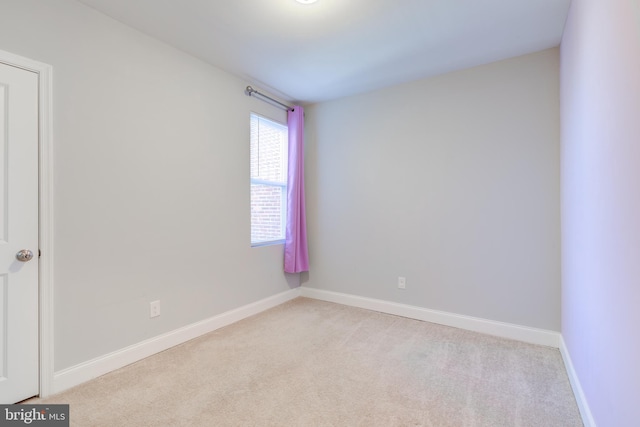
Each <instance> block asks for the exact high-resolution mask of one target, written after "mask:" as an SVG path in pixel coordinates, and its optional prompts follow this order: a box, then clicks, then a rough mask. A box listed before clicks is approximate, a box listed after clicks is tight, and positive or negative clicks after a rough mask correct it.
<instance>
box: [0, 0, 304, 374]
mask: <svg viewBox="0 0 640 427" xmlns="http://www.w3.org/2000/svg"><path fill="white" fill-rule="evenodd" d="M0 49H2V50H6V51H9V52H12V53H15V54H18V55H22V56H26V57H29V58H31V59H35V60H37V61H41V62H45V63H48V64H50V65H52V66H53V72H54V82H53V84H54V167H55V188H54V195H53V197H54V205H55V211H54V214H55V230H54V233H55V235H54V238H55V265H54V269H55V277H54V281H55V290H54V300H55V313H54V317H55V337H54V345H55V369H56V370H61V369H63V368H67V367H70V366H74V365H76V364H78V363H81V362H83V361H87V360H90V359H92V358H95V357H98V356H101V355H104V354H107V353H109V352H112V351H116V350H118V349H121V348H123V347H126V346H128V345H131V344H134V343H137V342H140V341H142V340H144V339H147V338H150V337H154V336H157V335H159V334H161V333H163V332H167V331H172V330H174V329H176V328H179V327H182V326H185V325H188V324H191V323H193V322H196V321H199V320H202V319H205V318H209V317H211V316H214V315H216V314H219V313H221V312H224V311H227V310H230V309H233V308H236V307H239V306H241V305H244V304H247V303H250V302H253V301H256V300H259V299H262V298H265V297H268V296H270V295H273V294H276V293H278V292H282V291H285V290H288V289H289V288H290V287H293V286H297V285H298V281H299V280H298V277H297V276H287V277H285V275H284V274H283V272H282V246H273V247H265V248H254V249H252V248H250V229H249V228H250V227H249V217H250V211H249V113H250V111H252V110H253V111H256V112H259V113H261V114H264V115H267V116H270V117H272V118H274V119H277V120H285V116H284V112H283V111H281V110H278V109H275V108H273V107H271V106H269V105H268V104H265V103H262V102H260V101H258V100H256V99H254V98H249V97H246V96H245V95H244V93H243V90H244V87H245V86H246V82H243V81H242V80H240V79H238V78H236V77H233V76H231V75H229V74H227V73H225V72H222V71H220V70H218V69H216V68H214V67H211V66H209V65H206V64H204V63H203V62H201V61H199V60H197V59H195V58H193V57H190V56H188V55H186V54H183V53H181V52H179V51H176V50H174V49H173V48H171V47H169V46H167V45H164V44H162V43H160V42H157V41H155V40H153V39H151V38H149V37H147V36H145V35H143V34H141V33H138V32H136V31H134V30H131V29H129V28H127V27H125V26H123V25H121V24H119V23H117V22H115V21H113V20H111V19H110V18H107V17H105V16H103V15H101V14H99V13H97V12H95V11H93V10H92V9H89V8H87V7H85V6H83V5H81V4H79V3H76V2H75V1H71V0H0ZM156 299H159V300H160V301H161V304H162V315H161V316H160V317H159V318H156V319H149V315H148V310H149V302H150V301H152V300H156Z"/></svg>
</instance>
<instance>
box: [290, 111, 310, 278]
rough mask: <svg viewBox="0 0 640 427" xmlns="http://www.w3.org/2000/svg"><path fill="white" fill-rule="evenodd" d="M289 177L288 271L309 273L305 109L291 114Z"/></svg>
mask: <svg viewBox="0 0 640 427" xmlns="http://www.w3.org/2000/svg"><path fill="white" fill-rule="evenodd" d="M287 124H288V126H289V174H288V177H287V230H286V236H285V241H284V271H285V272H287V273H300V272H301V271H309V253H308V251H307V220H306V216H305V207H304V109H303V108H302V107H300V106H298V105H296V106H294V107H293V111H291V110H290V111H288V114H287Z"/></svg>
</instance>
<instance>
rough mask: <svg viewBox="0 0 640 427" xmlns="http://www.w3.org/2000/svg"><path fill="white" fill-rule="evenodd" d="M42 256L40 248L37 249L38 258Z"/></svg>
mask: <svg viewBox="0 0 640 427" xmlns="http://www.w3.org/2000/svg"><path fill="white" fill-rule="evenodd" d="M41 256H42V252H40V249H38V258H40V257H41Z"/></svg>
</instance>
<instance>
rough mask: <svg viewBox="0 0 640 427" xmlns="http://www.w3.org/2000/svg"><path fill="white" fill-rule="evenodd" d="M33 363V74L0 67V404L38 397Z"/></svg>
mask: <svg viewBox="0 0 640 427" xmlns="http://www.w3.org/2000/svg"><path fill="white" fill-rule="evenodd" d="M20 251H22V252H20ZM29 251H30V252H31V253H32V254H33V258H32V259H30V260H28V258H29ZM18 253H21V254H22V256H21V257H20V256H18ZM18 258H22V260H19V259H18ZM38 363H39V362H38V75H37V74H36V73H33V72H31V71H26V70H23V69H20V68H16V67H12V66H9V65H5V64H2V63H0V403H15V402H18V401H20V400H24V399H26V398H29V397H32V396H35V395H37V394H38V387H39V385H38V377H39V375H38Z"/></svg>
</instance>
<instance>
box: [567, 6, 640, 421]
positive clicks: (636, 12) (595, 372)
mask: <svg viewBox="0 0 640 427" xmlns="http://www.w3.org/2000/svg"><path fill="white" fill-rule="evenodd" d="M639 24H640V3H639V2H638V1H629V0H610V1H606V2H602V1H596V0H573V2H572V4H571V10H570V13H569V19H568V21H567V25H566V28H565V33H564V37H563V40H562V48H561V58H562V60H561V63H562V74H561V75H562V77H561V82H562V97H561V98H562V260H563V261H562V283H563V285H562V334H563V337H564V340H565V342H566V347H567V349H568V352H569V353H570V355H571V359H572V361H573V365H574V368H575V372H576V374H577V377H578V380H579V383H580V384H581V387H582V390H583V392H584V395H585V397H586V401H587V403H588V407H589V408H590V410H591V414H592V416H593V420H594V421H595V423H596V424H597V425H598V426H601V427H607V426H612V427H627V426H636V425H638V420H639V419H640V405H638V402H639V400H640V368H639V367H638V361H640V340H639V339H638V336H639V332H638V327H639V326H640V309H639V306H640V190H639V189H640V185H639V183H640V120H639V119H640V78H639V77H640V25H639Z"/></svg>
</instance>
